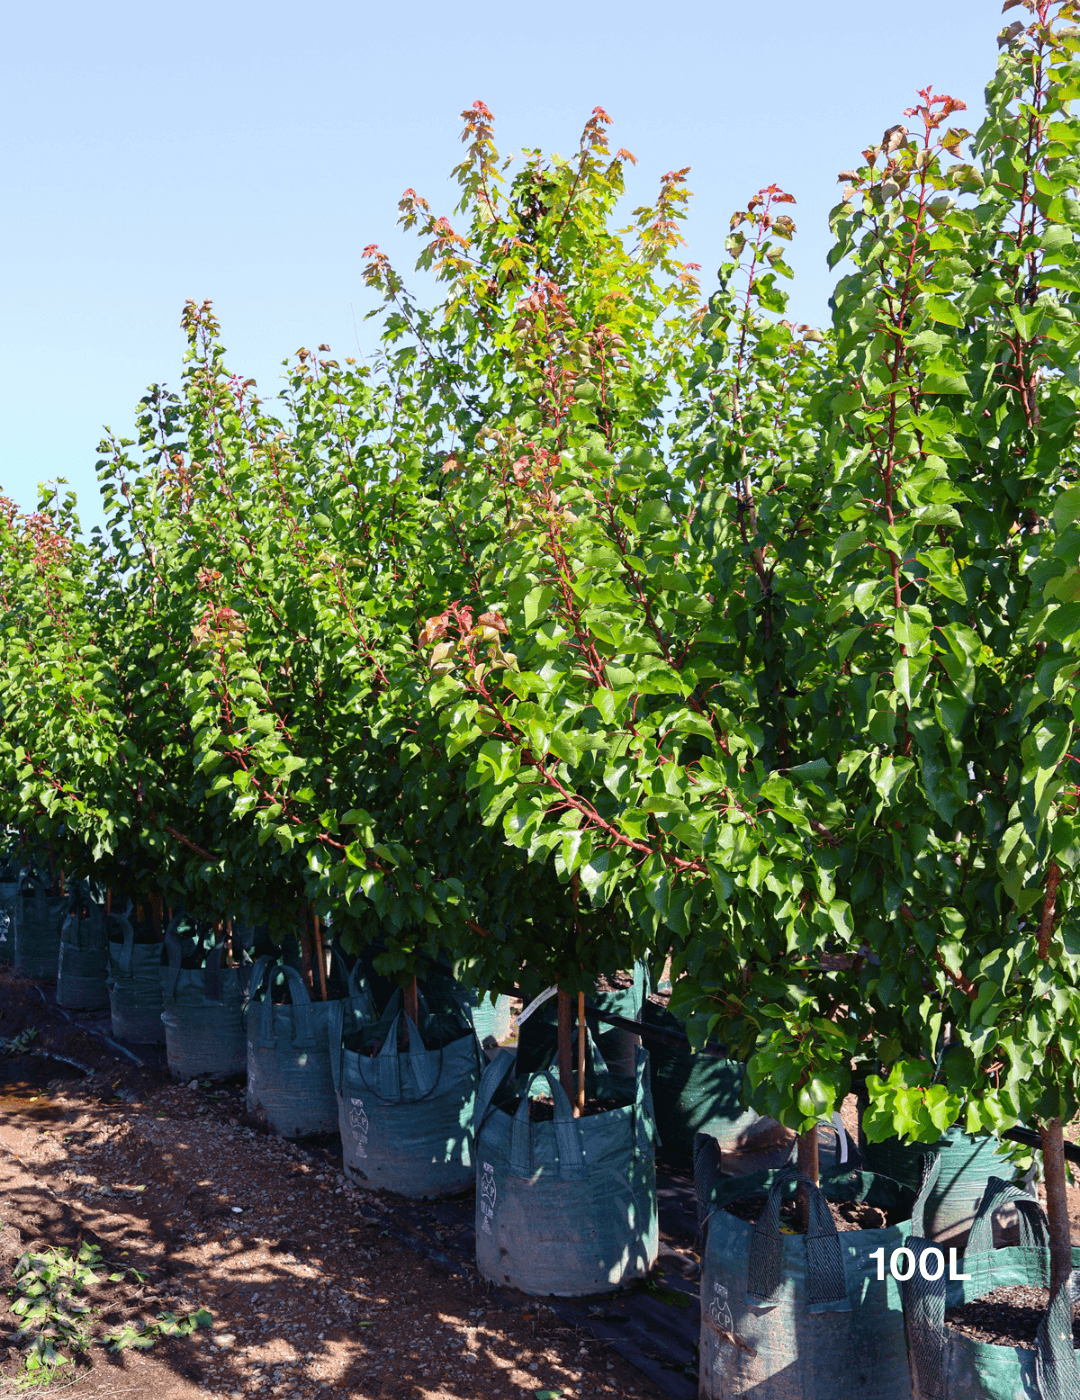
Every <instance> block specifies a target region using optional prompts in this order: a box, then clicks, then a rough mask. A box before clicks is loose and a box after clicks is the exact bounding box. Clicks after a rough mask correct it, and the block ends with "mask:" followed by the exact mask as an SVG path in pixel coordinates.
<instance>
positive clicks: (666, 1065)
mask: <svg viewBox="0 0 1080 1400" xmlns="http://www.w3.org/2000/svg"><path fill="white" fill-rule="evenodd" d="M641 1021H642V1025H644V1026H655V1027H657V1028H658V1029H660V1030H665V1031H672V1032H683V1031H684V1027H683V1023H682V1022H681V1021H680V1020H679V1019H678V1017H677V1016H673V1015H672V1013H671V1012H670V1011H669V1010H668V1009H667V1007H665V1006H657V1005H656V1003H655V1002H651V1001H649V1000H646V1002H645V1005H644V1007H643V1008H642V1016H641ZM646 1043H647V1045H648V1047H649V1077H650V1083H651V1085H652V1100H653V1106H654V1108H655V1110H656V1129H657V1132H658V1133H659V1135H660V1141H661V1143H662V1144H663V1145H664V1147H670V1148H674V1150H675V1151H676V1152H683V1153H685V1154H686V1155H687V1156H688V1157H690V1156H693V1153H694V1138H695V1137H696V1135H697V1134H698V1133H706V1134H708V1136H709V1137H713V1138H715V1139H716V1140H717V1142H719V1144H720V1146H721V1147H722V1148H723V1150H724V1151H725V1152H733V1151H735V1150H736V1149H737V1148H747V1147H761V1146H764V1145H765V1144H767V1143H768V1142H770V1141H774V1140H775V1141H780V1140H781V1139H782V1138H784V1137H786V1134H785V1132H784V1129H783V1128H781V1126H780V1125H779V1123H777V1122H775V1121H774V1120H773V1119H772V1118H762V1117H761V1116H760V1114H758V1113H755V1112H754V1110H753V1109H752V1108H747V1107H746V1106H745V1104H743V1103H742V1101H741V1093H742V1081H743V1072H744V1070H745V1066H744V1065H742V1064H741V1063H739V1061H737V1060H727V1059H721V1058H719V1057H718V1056H716V1055H710V1054H707V1053H702V1054H696V1055H695V1054H693V1053H691V1050H690V1045H689V1043H681V1044H677V1045H675V1044H671V1043H668V1042H664V1041H660V1040H659V1039H657V1040H650V1039H648V1038H647V1037H646ZM708 1048H709V1049H712V1048H713V1047H711V1046H710V1047H708Z"/></svg>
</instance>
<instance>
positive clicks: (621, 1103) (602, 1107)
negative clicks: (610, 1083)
mask: <svg viewBox="0 0 1080 1400" xmlns="http://www.w3.org/2000/svg"><path fill="white" fill-rule="evenodd" d="M626 1106H627V1100H626V1099H620V1098H617V1097H616V1096H615V1095H614V1094H609V1095H608V1096H607V1097H606V1098H602V1099H586V1100H585V1107H584V1109H583V1110H582V1112H581V1117H582V1118H591V1117H592V1116H593V1114H594V1113H607V1111H608V1109H611V1108H626ZM502 1107H503V1112H504V1113H508V1114H509V1115H510V1117H511V1118H512V1117H513V1116H514V1111H515V1110H516V1108H517V1100H516V1099H515V1100H514V1102H513V1103H512V1104H503V1106H502ZM554 1119H555V1104H554V1102H553V1101H552V1099H551V1096H550V1095H549V1094H541V1095H540V1097H539V1098H536V1099H530V1100H529V1122H530V1123H551V1122H553V1121H554Z"/></svg>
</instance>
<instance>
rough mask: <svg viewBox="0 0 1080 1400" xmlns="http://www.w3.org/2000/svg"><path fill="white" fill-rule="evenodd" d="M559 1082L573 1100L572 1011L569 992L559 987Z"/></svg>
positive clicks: (574, 1096) (571, 1100) (572, 1100)
mask: <svg viewBox="0 0 1080 1400" xmlns="http://www.w3.org/2000/svg"><path fill="white" fill-rule="evenodd" d="M558 1006H559V1083H560V1084H561V1085H562V1088H563V1093H564V1094H565V1095H566V1097H567V1098H568V1099H569V1100H570V1102H571V1103H573V1102H574V1100H575V1098H576V1097H577V1096H576V1094H575V1093H574V1030H573V1027H574V1013H573V1002H572V1001H571V1000H570V993H569V992H564V991H563V989H562V988H561V987H560V988H559V993H558Z"/></svg>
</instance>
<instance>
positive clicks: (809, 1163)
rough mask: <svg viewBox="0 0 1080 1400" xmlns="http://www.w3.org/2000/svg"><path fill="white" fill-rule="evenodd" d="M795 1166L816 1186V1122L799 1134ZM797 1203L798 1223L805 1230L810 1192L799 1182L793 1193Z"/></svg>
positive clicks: (807, 1223)
mask: <svg viewBox="0 0 1080 1400" xmlns="http://www.w3.org/2000/svg"><path fill="white" fill-rule="evenodd" d="M795 1166H796V1169H797V1171H798V1172H799V1174H800V1175H801V1176H808V1177H809V1178H810V1180H811V1181H812V1182H813V1183H814V1185H815V1186H816V1185H817V1184H818V1182H819V1181H820V1179H821V1175H820V1172H819V1170H818V1130H817V1124H816V1123H815V1125H814V1126H813V1127H812V1128H811V1129H810V1131H809V1132H808V1133H800V1134H799V1146H798V1151H797V1155H796V1158H795ZM795 1200H796V1202H797V1203H798V1218H799V1223H800V1225H801V1226H802V1227H803V1229H804V1230H805V1229H806V1227H807V1226H808V1225H809V1223H810V1193H809V1192H808V1191H807V1189H806V1187H805V1186H804V1185H803V1184H802V1182H800V1183H799V1186H798V1190H797V1192H796V1195H795Z"/></svg>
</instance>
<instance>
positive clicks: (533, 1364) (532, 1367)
mask: <svg viewBox="0 0 1080 1400" xmlns="http://www.w3.org/2000/svg"><path fill="white" fill-rule="evenodd" d="M539 1369H540V1367H539V1366H538V1365H537V1363H536V1362H535V1361H530V1362H529V1370H530V1371H539Z"/></svg>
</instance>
